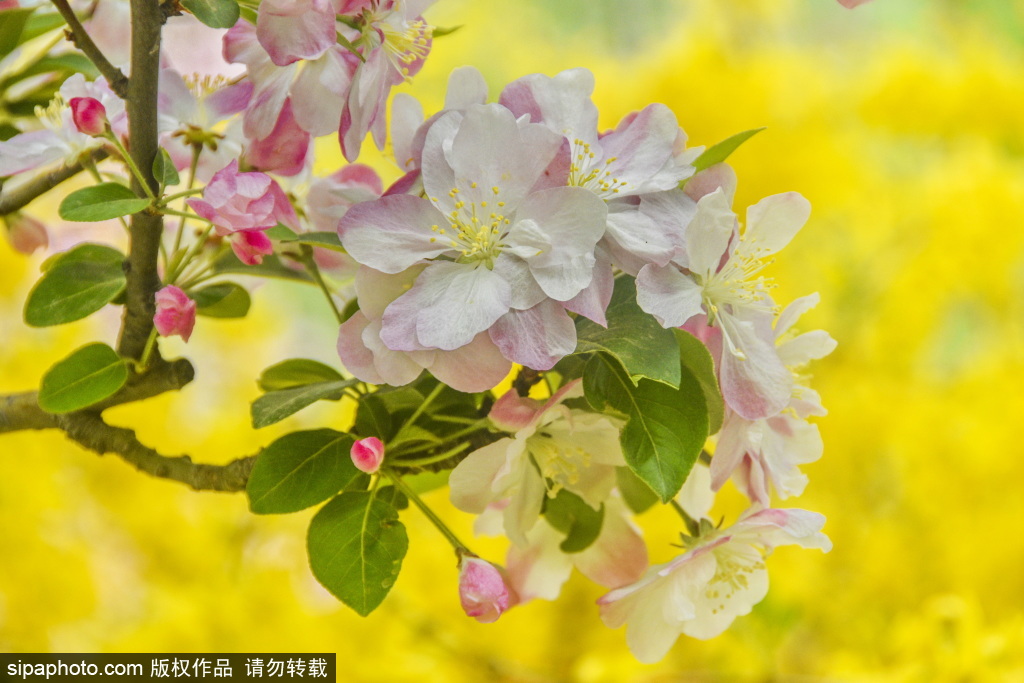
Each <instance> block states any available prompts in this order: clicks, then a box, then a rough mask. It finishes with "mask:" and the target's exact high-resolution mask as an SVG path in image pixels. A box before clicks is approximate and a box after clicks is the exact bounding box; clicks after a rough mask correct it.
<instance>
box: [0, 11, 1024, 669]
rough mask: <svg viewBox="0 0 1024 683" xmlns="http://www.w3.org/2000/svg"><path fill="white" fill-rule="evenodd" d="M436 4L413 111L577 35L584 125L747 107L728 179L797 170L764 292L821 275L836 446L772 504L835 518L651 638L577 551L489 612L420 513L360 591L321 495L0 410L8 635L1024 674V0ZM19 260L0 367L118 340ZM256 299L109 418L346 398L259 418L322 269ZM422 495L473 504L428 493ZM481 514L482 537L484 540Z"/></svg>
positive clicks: (332, 410)
mask: <svg viewBox="0 0 1024 683" xmlns="http://www.w3.org/2000/svg"><path fill="white" fill-rule="evenodd" d="M428 18H429V19H430V20H431V21H432V23H435V24H437V25H441V26H453V25H458V24H462V25H464V26H463V28H462V29H460V30H459V31H458V32H456V33H455V34H453V35H451V36H448V37H445V38H443V39H440V40H438V41H437V43H436V44H435V49H434V53H433V54H432V55H431V58H430V59H429V60H428V62H427V65H426V68H425V69H424V71H423V73H422V74H421V75H420V77H418V79H417V80H416V81H415V82H414V83H413V84H412V85H411V86H408V87H405V88H404V89H406V90H408V91H410V92H412V93H414V94H416V95H418V96H420V97H421V98H422V100H423V101H424V103H425V106H426V109H427V111H428V113H429V112H431V111H434V110H435V109H436V108H437V107H438V106H439V105H440V103H441V102H442V95H443V87H444V83H445V80H446V78H447V74H448V72H449V71H450V70H451V69H452V68H453V67H455V66H458V65H461V64H474V65H476V66H478V67H479V68H480V69H481V70H482V71H483V72H484V74H485V75H486V76H487V78H488V81H489V82H490V84H491V87H492V97H494V96H496V95H497V93H498V92H499V90H500V88H501V86H502V85H503V84H504V83H506V82H508V81H510V80H512V79H514V78H516V77H518V76H520V75H523V74H526V73H531V72H535V71H542V72H545V73H548V74H554V73H556V72H558V71H560V70H562V69H565V68H569V67H574V66H587V67H589V68H591V69H592V70H593V71H594V72H595V73H596V74H597V81H598V85H597V92H596V94H595V99H596V101H597V103H598V106H599V108H600V110H601V114H602V125H603V126H605V127H611V126H613V125H614V124H615V123H616V122H617V121H618V119H619V118H620V117H621V116H623V115H625V114H627V113H628V112H630V111H632V110H635V109H640V108H641V107H643V106H644V105H646V104H647V103H649V102H655V101H657V102H664V103H666V104H668V105H669V106H670V107H672V108H673V109H674V110H675V112H676V113H677V115H678V116H679V120H680V123H681V125H682V126H683V127H684V128H685V129H686V131H687V133H688V134H689V136H690V144H691V145H701V144H710V143H714V142H716V141H718V140H721V139H723V138H725V137H727V136H729V135H731V134H733V133H735V132H738V131H741V130H746V129H749V128H754V127H759V126H767V127H768V130H767V131H765V132H763V133H761V134H759V135H758V136H756V137H755V138H754V139H752V140H751V141H750V142H748V143H747V144H746V145H744V147H742V148H741V149H740V150H739V151H738V152H737V153H736V154H735V156H734V157H733V159H732V162H733V164H734V166H735V168H736V170H737V172H738V174H739V178H740V184H739V192H738V196H737V207H745V206H747V205H748V204H752V203H754V202H755V201H757V200H758V199H759V198H761V197H762V196H765V195H767V194H772V193H776V192H782V191H787V190H797V191H799V192H801V193H803V194H804V195H806V196H807V197H808V198H809V199H810V200H811V202H812V204H813V206H814V213H813V215H812V219H811V222H810V223H809V224H808V226H807V228H805V229H804V230H803V231H802V232H801V234H800V235H799V236H798V237H797V239H796V240H795V241H794V243H793V244H792V245H791V246H790V247H788V248H787V249H786V250H785V251H783V252H782V254H781V255H780V257H779V258H778V260H777V263H776V264H775V265H774V266H773V272H772V273H771V274H772V275H774V276H775V277H776V278H777V282H778V284H779V290H778V292H777V299H778V300H779V301H782V302H788V301H790V300H792V299H793V298H795V297H797V296H801V295H803V294H806V293H810V292H813V291H819V292H820V293H821V297H822V303H821V305H820V306H819V307H818V308H817V309H815V310H814V311H813V312H812V313H810V314H808V315H807V316H805V318H804V320H803V321H802V323H803V324H802V327H803V328H804V329H813V328H817V327H823V328H825V329H827V330H829V331H830V332H831V333H832V335H833V336H834V337H835V338H836V339H837V340H838V341H839V348H838V350H837V351H836V352H835V353H834V354H833V355H832V356H831V357H830V358H828V359H826V360H824V361H821V362H819V363H817V365H816V366H814V368H813V372H814V375H815V377H814V386H815V388H817V389H818V390H819V391H820V392H821V394H822V396H823V398H824V401H825V405H826V407H828V408H829V409H830V415H829V416H828V417H826V418H823V419H821V420H819V424H820V426H821V431H822V434H823V436H824V440H825V457H824V458H823V459H822V460H821V461H820V462H819V463H816V464H814V465H810V466H807V467H806V468H805V471H806V472H807V473H808V474H809V475H810V478H811V483H810V485H809V486H808V489H807V492H806V493H805V494H804V495H803V496H801V497H800V498H798V499H790V500H787V501H785V502H784V503H783V505H785V506H793V507H804V508H807V509H811V510H816V511H820V512H822V513H824V514H825V515H826V516H827V518H828V523H827V525H826V528H825V531H826V532H827V533H828V534H829V535H830V536H831V538H832V539H833V541H834V543H835V549H834V550H833V551H832V552H831V553H830V554H828V555H821V554H820V553H818V552H816V551H805V550H801V549H798V548H783V549H780V550H779V551H778V552H777V553H776V554H775V555H774V556H773V557H772V558H771V559H770V561H769V563H768V566H769V572H770V575H771V584H772V588H771V590H770V592H769V594H768V597H767V599H765V601H764V602H763V603H761V604H760V605H758V606H757V607H756V608H755V609H754V611H753V613H752V614H751V615H749V616H747V617H742V618H740V619H739V620H737V621H736V623H735V624H734V625H733V627H732V628H731V629H730V630H729V631H727V632H726V634H724V635H723V636H721V637H719V638H717V639H715V640H712V641H709V642H700V641H695V640H689V639H686V638H685V637H684V638H683V639H681V640H680V641H679V642H678V643H677V645H676V647H675V648H674V649H673V650H672V652H671V654H670V655H669V656H668V657H667V658H666V659H665V660H664V661H663V662H661V663H659V664H655V665H641V664H638V663H637V662H636V661H635V660H633V658H632V657H631V655H630V654H629V652H628V650H627V649H626V646H625V639H624V634H623V632H622V631H612V630H609V629H607V628H605V627H604V626H603V625H602V624H601V622H600V621H599V619H598V617H597V610H596V607H595V605H594V600H595V599H596V598H597V597H598V596H599V595H600V594H601V593H602V592H603V591H602V590H601V589H600V588H599V587H597V586H595V585H593V584H590V583H589V582H587V581H586V580H585V579H583V578H581V577H579V576H577V577H574V579H573V580H572V581H571V582H570V583H569V584H568V585H567V586H566V588H565V590H564V591H563V596H562V598H561V599H560V600H559V601H558V602H554V603H547V602H541V601H538V602H534V603H532V604H529V605H526V606H523V607H519V608H516V609H514V610H512V611H510V612H509V613H507V614H506V615H504V616H503V617H502V618H501V620H500V621H499V622H498V623H496V624H492V625H480V624H477V623H476V622H475V621H473V620H471V619H468V618H466V617H465V616H464V615H463V614H462V612H461V610H460V608H459V604H458V599H457V594H456V585H455V580H456V569H455V566H454V560H453V556H452V554H451V552H450V550H449V549H448V547H447V545H446V544H445V543H444V542H443V540H442V539H441V537H440V536H439V535H438V534H437V532H436V531H435V530H434V529H433V528H432V527H430V526H429V525H428V524H427V523H426V522H425V521H424V520H423V518H422V517H421V516H420V515H418V514H417V513H416V511H415V510H409V511H407V512H405V513H403V519H404V521H405V522H406V523H407V525H408V526H409V530H410V539H411V542H410V551H409V555H408V557H407V559H406V561H405V567H404V571H403V573H402V576H401V577H400V579H399V580H398V582H397V584H396V585H395V588H394V590H393V591H392V593H391V595H390V596H389V598H388V599H387V600H386V601H385V603H384V605H383V606H382V607H381V608H380V609H379V610H378V611H377V612H375V613H374V614H372V615H371V616H370V617H368V618H366V619H363V618H360V617H358V616H356V615H355V614H354V613H352V612H351V611H349V610H348V609H347V608H345V607H344V606H342V605H341V604H339V603H338V602H337V601H336V600H334V599H333V598H332V597H331V596H330V595H329V594H327V593H326V591H324V590H323V589H321V588H320V587H319V586H318V585H317V584H316V582H315V580H314V579H313V578H312V577H311V575H310V573H309V571H308V569H307V567H306V562H305V550H304V531H305V525H306V524H307V522H308V520H309V518H310V516H311V513H303V514H296V515H289V516H284V517H256V516H253V515H251V514H249V513H248V512H247V509H246V503H245V499H244V497H243V496H242V495H223V494H214V493H195V492H192V491H190V490H187V489H185V488H184V487H182V486H180V485H178V484H174V483H169V482H164V481H156V480H153V479H150V478H148V477H146V476H143V475H140V474H138V473H136V472H134V471H133V470H132V469H131V468H130V467H129V466H128V465H126V464H124V463H123V462H121V461H119V460H118V459H117V458H115V457H105V458H98V457H96V456H95V455H93V454H91V453H88V452H86V451H84V450H82V449H80V448H78V447H77V446H75V445H74V444H72V443H70V442H68V441H67V440H65V439H64V438H63V437H62V436H61V435H60V434H57V433H38V434H36V433H20V434H13V435H6V436H0V651H15V652H19V651H20V652H25V651H50V650H53V651H69V652H75V651H78V652H82V651H110V652H119V651H121V652H124V651H143V652H145V651H156V652H161V651H164V652H173V651H185V652H188V651H194V652H211V651H212V652H216V651H249V652H259V651H264V652H303V651H333V652H337V653H338V666H339V672H342V674H341V676H340V677H339V679H340V680H352V681H400V680H417V681H484V680H515V681H549V680H556V681H563V680H564V681H569V680H572V681H584V682H591V681H593V682H597V681H623V680H636V681H776V680H777V681H789V680H800V681H803V680H808V681H810V680H828V681H847V680H849V681H954V680H955V681H1024V611H1022V606H1024V534H1022V532H1021V527H1020V524H1021V522H1022V521H1024V495H1022V485H1021V482H1024V449H1022V447H1021V445H1020V444H1021V442H1022V439H1021V431H1020V430H1021V426H1020V425H1021V420H1022V419H1024V391H1022V388H1021V385H1022V383H1024V372H1022V370H1024V328H1022V322H1024V304H1022V300H1024V229H1022V227H1021V225H1022V222H1024V157H1022V154H1024V28H1022V27H1024V2H1020V1H1019V0H990V1H984V0H974V1H972V2H963V1H962V0H961V1H957V0H946V1H939V0H876V1H875V2H873V3H869V4H868V5H865V6H863V7H861V8H859V9H857V10H855V11H848V10H845V9H843V8H841V7H839V6H838V4H837V3H835V2H834V0H631V1H630V2H612V1H611V0H564V1H560V2H549V1H545V0H536V1H534V2H523V1H520V2H503V3H497V2H479V1H477V2H472V1H471V0H441V2H439V3H438V4H437V5H436V6H435V7H434V8H432V9H431V11H430V12H429V13H428ZM324 143H325V144H324V145H322V146H321V149H322V150H323V151H324V152H325V153H326V152H328V150H331V149H332V148H333V147H334V141H333V140H331V139H330V138H328V139H326V140H325V141H324ZM327 143H329V144H327ZM331 154H333V156H331ZM339 161H340V157H339V156H338V155H337V153H336V152H332V153H327V154H324V155H322V157H321V159H320V161H319V162H318V167H319V168H320V170H323V171H328V170H332V169H333V168H335V167H336V166H337V164H338V163H339ZM382 169H387V167H386V166H382ZM387 172H388V173H390V174H391V177H393V176H394V175H395V174H394V172H393V171H391V170H389V169H387ZM54 205H55V203H54ZM33 209H34V210H35V212H36V213H40V207H39V206H38V203H37V205H36V206H35V207H33ZM42 213H43V215H49V216H50V217H51V219H52V218H53V216H52V214H53V207H52V206H50V207H44V209H43V210H42ZM51 226H52V227H53V232H55V233H60V232H61V231H62V230H65V229H67V230H70V229H71V228H70V226H68V227H63V226H61V225H59V221H53V222H51ZM41 259H42V256H41V255H37V256H36V257H33V258H30V259H26V258H24V257H21V256H19V255H18V254H15V253H14V252H13V251H12V250H11V249H10V248H9V247H8V246H7V245H6V244H2V245H0V321H2V322H0V329H2V331H3V351H2V352H0V392H6V391H16V390H27V389H31V388H33V387H35V386H37V385H38V382H39V379H40V377H41V375H42V373H43V372H44V371H45V370H46V368H47V367H49V365H51V364H52V363H54V362H55V361H57V360H59V359H60V358H62V357H63V356H64V355H66V354H67V353H68V352H69V351H70V350H71V349H72V348H74V347H76V346H78V345H80V344H82V343H84V342H86V341H91V340H94V339H99V340H103V341H107V342H111V341H113V335H114V334H115V330H116V314H115V313H113V312H109V313H108V312H104V314H103V315H101V316H95V317H94V318H93V319H90V320H88V321H83V322H80V323H75V324H72V325H68V326H64V327H62V328H57V329H44V330H37V329H29V328H26V327H25V326H24V325H23V324H21V323H20V322H19V321H20V317H21V306H22V303H23V301H24V297H25V294H26V293H27V291H28V288H29V287H30V286H31V284H32V282H33V281H34V279H35V278H36V277H37V274H38V265H39V262H40V261H41ZM254 301H255V305H254V309H253V314H252V315H251V316H250V318H249V319H247V320H246V321H242V322H239V321H211V320H209V319H201V320H200V322H199V324H198V325H197V328H196V333H195V334H194V336H193V339H192V342H191V343H190V344H189V345H188V346H187V347H186V346H184V345H182V344H178V343H176V342H177V340H174V341H172V342H170V343H169V344H167V345H166V346H165V348H167V349H168V350H169V352H170V354H171V355H174V354H184V355H187V356H188V357H189V358H191V359H193V360H194V361H195V363H196V366H197V371H198V379H197V381H196V382H195V383H193V384H192V385H191V386H189V387H188V388H186V389H185V390H184V391H183V392H181V393H180V394H175V395H167V396H161V397H158V398H156V399H152V400H150V401H148V402H145V403H143V404H139V405H136V406H130V407H122V408H119V409H117V410H116V411H110V412H109V413H108V416H109V417H110V418H111V419H112V421H114V422H117V423H118V424H124V425H130V426H133V427H135V428H137V429H138V431H139V435H140V438H141V439H142V440H143V441H144V442H146V443H148V444H151V445H155V446H157V447H158V448H159V449H160V450H161V451H162V452H164V453H167V454H176V453H181V452H189V453H191V454H192V455H193V456H194V457H196V458H197V459H199V460H203V461H209V462H224V461H227V460H229V459H231V458H233V457H236V456H239V455H244V454H248V453H251V452H253V451H255V450H256V449H257V448H258V447H259V446H261V445H265V444H267V443H269V442H270V441H271V440H272V439H273V438H274V437H276V436H277V435H279V434H282V433H284V432H286V431H292V430H294V429H299V428H313V427H318V426H332V425H333V426H339V427H340V426H344V420H345V417H344V416H343V415H341V414H339V413H338V409H337V406H336V405H334V404H321V405H318V406H315V407H314V408H312V409H310V410H307V411H304V412H303V413H301V414H300V415H298V416H296V417H294V418H291V419H290V420H288V421H286V422H284V423H282V424H279V425H275V426H274V427H271V428H268V429H266V430H262V431H261V432H258V433H254V432H253V431H252V430H251V429H250V427H249V425H248V410H247V404H248V402H249V401H251V400H252V399H253V398H254V397H255V396H256V395H257V389H256V385H255V382H254V379H255V377H256V376H257V375H258V373H259V371H260V370H261V369H262V368H264V367H266V366H268V365H270V364H272V363H274V362H276V361H278V360H281V359H284V358H287V357H295V356H306V357H312V358H318V359H320V360H323V361H326V362H331V363H335V362H336V356H335V354H334V349H333V344H334V335H335V328H334V325H333V323H332V318H331V316H330V314H329V311H327V310H326V308H325V306H324V305H323V302H322V300H320V299H319V298H317V295H316V293H315V292H309V291H307V290H305V289H303V288H302V287H299V286H293V285H282V284H268V285H265V286H263V287H261V288H260V289H259V290H258V291H257V292H256V294H255V297H254ZM729 495H732V496H733V497H735V495H736V494H735V493H731V494H728V493H727V498H728V496H729ZM427 499H428V501H429V502H431V503H432V504H434V505H436V506H437V508H438V509H439V510H440V511H441V512H442V514H443V515H444V516H445V517H446V518H447V519H449V520H451V523H452V525H453V526H454V528H455V529H456V531H457V532H458V533H460V534H461V535H463V536H465V537H468V536H470V535H471V531H470V520H469V519H467V517H466V516H465V515H462V514H461V513H457V512H456V511H454V510H453V509H451V508H450V507H449V506H448V505H447V502H446V497H445V494H444V493H443V492H435V493H432V494H428V496H427ZM733 502H734V501H733ZM733 508H734V505H730V507H729V509H730V510H731V509H733ZM640 522H641V524H642V525H643V526H644V527H645V529H646V531H647V533H648V538H649V539H651V540H652V551H651V553H652V558H653V559H654V560H655V561H662V560H664V559H665V558H667V557H669V556H671V555H672V554H673V553H674V552H675V550H674V549H673V548H670V547H668V546H667V544H666V541H668V540H669V539H670V538H671V534H673V533H675V532H676V531H677V529H676V526H677V525H678V522H677V521H676V520H674V519H673V518H672V517H671V515H668V514H664V513H662V512H659V511H655V512H652V513H648V514H647V515H645V516H643V517H642V518H641V520H640ZM474 545H479V547H480V548H482V549H484V550H485V551H486V553H487V554H488V556H489V557H490V558H491V559H494V560H500V559H501V557H502V547H501V545H500V544H498V543H496V542H483V541H480V542H477V543H476V544H474Z"/></svg>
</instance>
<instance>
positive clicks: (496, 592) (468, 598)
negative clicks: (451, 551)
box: [459, 555, 509, 624]
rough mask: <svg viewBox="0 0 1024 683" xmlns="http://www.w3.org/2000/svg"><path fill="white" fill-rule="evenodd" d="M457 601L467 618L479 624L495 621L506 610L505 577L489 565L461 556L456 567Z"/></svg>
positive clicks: (507, 590) (473, 558)
mask: <svg viewBox="0 0 1024 683" xmlns="http://www.w3.org/2000/svg"><path fill="white" fill-rule="evenodd" d="M459 600H460V601H461V602H462V609H463V610H464V611H465V612H466V615H467V616H470V617H473V618H474V619H476V620H477V621H479V622H480V623H482V624H490V623H491V622H494V621H497V620H498V617H500V616H501V614H502V612H504V611H505V610H507V609H508V608H509V589H508V585H507V584H506V583H505V577H504V576H502V575H501V571H499V570H498V568H497V567H495V566H494V565H493V564H491V563H490V562H487V561H485V560H481V559H480V558H479V557H474V556H472V555H463V556H462V562H461V564H460V566H459Z"/></svg>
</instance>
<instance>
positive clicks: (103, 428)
mask: <svg viewBox="0 0 1024 683" xmlns="http://www.w3.org/2000/svg"><path fill="white" fill-rule="evenodd" d="M58 421H59V422H60V426H61V428H62V429H63V430H64V431H65V432H66V433H67V435H68V436H69V437H70V438H71V439H73V440H74V441H77V442H78V443H79V444H81V445H82V446H85V447H86V448H88V449H89V450H91V451H95V452H96V453H98V454H100V455H105V454H107V453H114V454H115V455H118V456H120V457H121V459H122V460H124V461H125V462H127V463H129V464H131V465H133V466H134V467H135V468H136V469H138V470H139V471H140V472H145V473H146V474H149V475H152V476H154V477H160V478H161V479H170V480H172V481H178V482H181V483H183V484H187V485H188V486H190V487H192V488H193V489H195V490H196V491H228V492H230V491H242V490H244V489H245V484H246V482H247V481H248V480H249V473H250V472H251V471H252V468H253V465H254V464H255V463H256V456H255V455H250V456H247V457H244V458H238V459H236V460H232V461H231V462H229V463H228V464H227V465H203V464H196V463H194V462H192V458H190V457H189V456H187V455H179V456H166V455H160V454H159V453H157V452H156V451H155V450H153V449H152V448H150V447H148V446H146V445H145V444H143V443H142V442H140V441H139V440H138V439H137V438H136V437H135V432H133V431H132V430H130V429H124V428H122V427H114V426H112V425H108V424H107V423H106V422H104V421H103V419H102V418H101V417H100V416H99V415H98V414H96V413H92V412H80V413H72V414H70V415H66V416H61V417H59V418H58Z"/></svg>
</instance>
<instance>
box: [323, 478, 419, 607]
mask: <svg viewBox="0 0 1024 683" xmlns="http://www.w3.org/2000/svg"><path fill="white" fill-rule="evenodd" d="M306 548H307V550H308V552H309V566H310V569H312V570H313V576H315V577H316V579H317V581H319V582H320V583H321V584H323V586H324V588H326V589H327V590H329V591H330V592H331V593H333V594H334V595H335V596H336V597H337V598H338V599H339V600H341V601H342V602H343V603H345V604H346V605H348V606H349V607H351V608H352V609H354V610H355V611H356V612H358V613H359V614H361V615H362V616H364V617H365V616H366V615H368V614H369V613H370V612H372V611H373V610H375V609H376V608H377V606H378V605H380V603H381V602H382V601H383V600H384V598H385V597H386V596H387V594H388V591H390V590H391V586H393V585H394V583H395V579H396V578H398V573H399V572H400V571H401V569H402V560H403V559H404V558H405V553H406V551H407V550H408V549H409V538H408V536H406V533H405V527H404V526H402V523H401V522H399V521H398V511H397V510H395V508H394V507H393V506H392V505H391V504H389V503H388V502H387V501H385V500H381V499H380V498H378V497H375V496H374V495H373V494H372V493H368V492H363V493H354V492H353V493H343V494H341V495H339V496H337V497H336V498H335V499H334V500H332V501H331V502H329V503H328V504H327V505H325V506H324V507H323V508H322V509H321V510H320V512H318V513H317V514H316V516H315V517H313V521H312V522H310V525H309V535H308V536H307V544H306Z"/></svg>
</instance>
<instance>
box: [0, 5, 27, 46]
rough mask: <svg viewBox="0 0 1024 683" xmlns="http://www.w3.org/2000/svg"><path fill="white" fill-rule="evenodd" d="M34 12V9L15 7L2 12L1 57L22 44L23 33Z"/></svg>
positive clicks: (0, 27)
mask: <svg viewBox="0 0 1024 683" xmlns="http://www.w3.org/2000/svg"><path fill="white" fill-rule="evenodd" d="M33 12H35V8H34V7H15V8H12V9H8V10H4V11H2V12H0V57H3V56H5V55H7V54H10V52H11V51H12V50H14V48H16V47H18V45H20V44H21V42H22V40H21V37H22V31H23V30H24V28H25V23H26V22H27V21H28V18H29V17H30V16H32V13H33Z"/></svg>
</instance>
